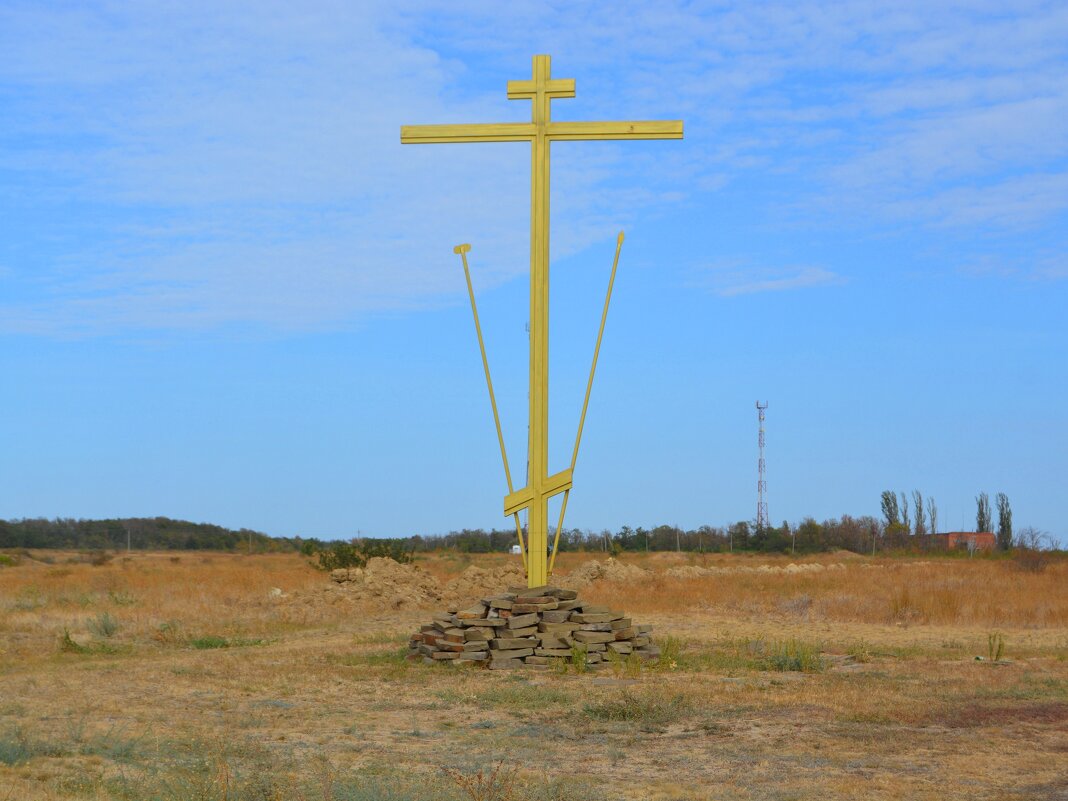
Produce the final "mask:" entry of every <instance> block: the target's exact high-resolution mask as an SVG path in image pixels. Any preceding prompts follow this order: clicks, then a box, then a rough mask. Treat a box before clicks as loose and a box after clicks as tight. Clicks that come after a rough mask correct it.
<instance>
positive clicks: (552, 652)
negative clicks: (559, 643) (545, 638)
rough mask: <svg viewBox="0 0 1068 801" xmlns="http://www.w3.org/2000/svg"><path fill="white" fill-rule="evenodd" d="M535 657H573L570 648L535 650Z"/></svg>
mask: <svg viewBox="0 0 1068 801" xmlns="http://www.w3.org/2000/svg"><path fill="white" fill-rule="evenodd" d="M534 655H535V656H571V649H570V648H535V649H534Z"/></svg>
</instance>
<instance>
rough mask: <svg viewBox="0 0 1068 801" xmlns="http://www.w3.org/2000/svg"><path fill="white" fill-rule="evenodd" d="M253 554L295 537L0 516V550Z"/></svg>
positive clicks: (145, 522)
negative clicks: (36, 549)
mask: <svg viewBox="0 0 1068 801" xmlns="http://www.w3.org/2000/svg"><path fill="white" fill-rule="evenodd" d="M250 541H251V550H253V551H255V552H257V553H264V552H267V551H291V550H296V549H297V548H299V547H300V542H299V541H294V540H290V539H288V538H285V537H270V536H268V535H267V534H264V533H262V532H260V531H252V530H250V529H246V528H242V529H238V530H236V531H235V530H233V529H229V528H225V527H223V526H216V525H212V524H211V523H191V522H189V521H187V520H172V519H170V518H168V517H135V518H117V519H109V520H74V519H70V518H57V519H55V520H45V519H44V518H32V519H24V520H0V548H41V549H46V548H55V549H63V550H79V551H83V550H110V549H124V548H126V547H127V544H129V547H130V548H133V549H136V550H139V551H146V550H147V551H202V550H211V551H235V550H242V549H248V548H249V543H250Z"/></svg>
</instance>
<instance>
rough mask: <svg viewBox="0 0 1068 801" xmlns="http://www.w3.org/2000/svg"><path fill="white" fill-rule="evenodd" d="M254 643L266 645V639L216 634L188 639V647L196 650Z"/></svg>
mask: <svg viewBox="0 0 1068 801" xmlns="http://www.w3.org/2000/svg"><path fill="white" fill-rule="evenodd" d="M254 645H267V640H261V639H247V638H244V637H220V636H219V635H217V634H208V635H205V636H203V637H193V638H192V639H190V640H189V647H190V648H195V649H197V650H198V651H207V650H210V649H212V648H247V647H249V646H254Z"/></svg>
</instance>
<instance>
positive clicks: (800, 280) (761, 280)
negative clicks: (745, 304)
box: [712, 267, 845, 298]
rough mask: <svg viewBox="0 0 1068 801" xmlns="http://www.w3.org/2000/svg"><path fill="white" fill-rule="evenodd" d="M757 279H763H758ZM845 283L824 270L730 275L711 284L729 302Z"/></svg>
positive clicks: (729, 273)
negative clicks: (770, 293) (744, 296)
mask: <svg viewBox="0 0 1068 801" xmlns="http://www.w3.org/2000/svg"><path fill="white" fill-rule="evenodd" d="M758 275H759V276H763V277H757V276H758ZM844 282H845V279H844V278H842V276H840V275H838V274H837V273H833V272H831V271H830V270H826V269H824V268H822V267H801V268H794V269H789V270H750V271H747V272H739V271H728V272H726V273H722V274H719V275H717V276H716V277H715V278H714V279H713V281H712V283H713V286H714V287H715V292H716V294H718V295H721V296H723V297H728V298H729V297H734V296H736V295H752V294H756V293H758V292H784V291H787V290H791V289H807V288H810V287H818V286H832V285H835V284H842V283H844Z"/></svg>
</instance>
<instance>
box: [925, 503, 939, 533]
mask: <svg viewBox="0 0 1068 801" xmlns="http://www.w3.org/2000/svg"><path fill="white" fill-rule="evenodd" d="M927 517H928V519H929V520H930V521H931V533H932V534H937V533H938V506H937V505H935V499H934V498H932V497H931V496H930V495H928V496H927Z"/></svg>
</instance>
